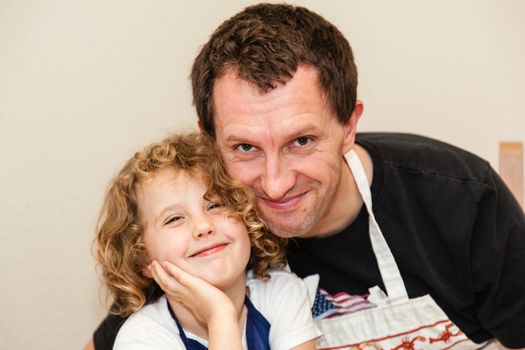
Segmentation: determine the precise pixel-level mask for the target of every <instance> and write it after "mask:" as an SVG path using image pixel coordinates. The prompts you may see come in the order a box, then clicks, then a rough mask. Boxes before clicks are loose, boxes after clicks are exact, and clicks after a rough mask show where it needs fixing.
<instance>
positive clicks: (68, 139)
mask: <svg viewBox="0 0 525 350" xmlns="http://www.w3.org/2000/svg"><path fill="white" fill-rule="evenodd" d="M251 3H253V1H240V0H237V1H223V2H211V1H210V2H207V1H199V0H193V1H184V2H183V1H174V0H171V1H160V0H159V1H138V0H118V1H117V0H113V1H102V0H48V1H39V0H0V176H1V181H0V198H1V204H2V206H1V211H0V259H1V268H0V283H1V287H0V310H1V315H0V344H1V345H0V347H1V348H4V349H15V348H17V349H37V348H38V349H74V348H80V347H81V346H82V345H83V344H84V343H85V342H86V340H87V339H88V338H89V336H90V335H91V333H92V331H93V330H94V329H95V327H96V326H97V324H98V323H99V321H100V320H101V319H102V318H103V316H104V314H105V311H104V310H103V308H102V306H101V302H100V298H99V295H100V293H99V288H100V284H99V281H98V277H97V274H96V272H95V267H94V261H93V259H92V257H91V255H90V246H91V242H92V238H93V228H94V224H95V220H96V216H97V213H98V211H99V207H100V205H101V202H102V196H103V193H104V191H105V189H106V186H107V184H108V182H109V180H110V178H111V177H112V176H113V174H115V172H116V171H117V170H118V169H119V168H120V167H121V166H122V164H123V161H124V160H125V159H127V157H129V156H130V155H131V153H132V152H133V151H134V150H136V149H137V148H138V147H142V146H144V145H145V144H147V143H149V142H150V141H153V140H158V139H160V138H162V137H164V136H165V135H166V134H167V133H168V132H169V131H175V130H189V129H194V128H195V126H196V118H195V117H194V110H193V107H192V106H191V91H190V84H189V81H188V79H187V76H188V74H189V71H190V66H191V63H192V60H193V58H194V56H195V55H196V53H197V52H198V49H199V48H200V46H201V45H202V44H203V43H204V42H205V41H206V40H207V38H208V36H209V35H210V34H211V32H212V30H213V29H215V28H216V27H217V26H218V25H219V24H220V23H221V22H222V21H223V20H225V19H226V18H228V17H230V16H231V15H233V14H234V13H236V12H238V11H239V10H241V9H242V8H243V7H245V6H246V5H249V4H251ZM292 3H297V4H302V5H305V6H307V7H309V8H310V9H312V10H314V11H317V12H318V13H320V14H321V15H323V16H325V17H326V18H327V19H328V20H330V21H332V22H333V23H334V24H336V25H337V26H338V27H339V28H340V29H341V31H342V32H343V33H344V34H345V35H346V36H347V38H348V39H349V40H350V43H351V45H352V46H353V48H354V53H355V56H356V60H357V64H358V69H359V74H360V86H359V96H360V98H361V99H363V100H364V102H365V114H364V116H363V118H362V119H361V123H360V130H362V131H363V130H374V131H405V132H413V133H419V134H424V135H429V136H433V137H435V138H438V139H441V140H444V141H447V142H450V143H453V144H456V145H459V146H461V147H463V148H466V149H468V150H470V151H472V152H474V153H477V154H479V155H480V156H482V157H484V158H485V159H487V160H489V161H490V162H491V163H492V164H493V165H494V166H496V167H497V161H498V159H497V150H498V143H499V141H501V140H518V141H525V115H524V107H525V106H524V104H525V67H524V65H525V44H524V43H525V41H524V38H525V21H523V18H525V2H524V1H521V0H506V1H499V0H486V1H476V0H464V1H453V0H444V1H419V0H397V1H340V2H339V1H337V2H336V1H326V0H312V1H297V2H292ZM451 204H452V203H451Z"/></svg>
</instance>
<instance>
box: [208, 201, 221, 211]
mask: <svg viewBox="0 0 525 350" xmlns="http://www.w3.org/2000/svg"><path fill="white" fill-rule="evenodd" d="M219 207H220V204H219V203H210V205H209V206H208V210H213V209H216V208H219Z"/></svg>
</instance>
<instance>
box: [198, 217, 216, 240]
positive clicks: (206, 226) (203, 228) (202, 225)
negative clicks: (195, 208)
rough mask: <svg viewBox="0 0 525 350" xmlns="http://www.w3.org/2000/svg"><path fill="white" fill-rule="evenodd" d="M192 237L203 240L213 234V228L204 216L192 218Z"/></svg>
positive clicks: (208, 219)
mask: <svg viewBox="0 0 525 350" xmlns="http://www.w3.org/2000/svg"><path fill="white" fill-rule="evenodd" d="M193 226H194V227H193V237H194V238H196V239H197V238H203V237H206V236H209V235H211V234H214V233H215V226H214V225H213V223H212V222H211V220H210V218H209V217H208V215H206V214H204V213H203V214H202V215H199V216H197V217H194V224H193Z"/></svg>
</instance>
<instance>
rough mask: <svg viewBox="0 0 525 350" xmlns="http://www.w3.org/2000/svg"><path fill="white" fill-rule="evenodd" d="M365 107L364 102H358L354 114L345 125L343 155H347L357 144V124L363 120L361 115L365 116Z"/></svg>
mask: <svg viewBox="0 0 525 350" xmlns="http://www.w3.org/2000/svg"><path fill="white" fill-rule="evenodd" d="M364 108H365V106H364V104H363V101H361V100H356V102H355V107H354V111H353V112H352V115H350V118H348V120H347V121H346V122H345V124H344V126H343V127H344V129H345V130H344V132H345V135H344V142H343V153H344V154H346V153H347V152H348V151H350V150H351V149H352V147H353V146H354V143H355V134H356V128H357V122H358V121H359V118H361V115H362V114H363V110H364Z"/></svg>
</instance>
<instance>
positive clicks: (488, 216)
mask: <svg viewBox="0 0 525 350" xmlns="http://www.w3.org/2000/svg"><path fill="white" fill-rule="evenodd" d="M357 143H358V144H360V145H361V146H363V147H364V148H365V149H366V150H367V151H368V152H369V153H370V156H371V157H372V161H373V166H374V176H373V181H372V188H371V191H372V199H373V210H374V214H375V216H376V219H377V221H378V223H379V226H380V227H381V229H382V231H383V234H384V236H385V239H386V241H387V243H388V245H389V246H390V249H391V250H392V252H393V254H394V257H395V259H396V262H397V264H398V266H399V269H400V271H401V275H402V277H403V280H404V282H405V285H406V287H407V289H408V294H409V296H410V297H412V298H413V297H418V296H422V295H425V294H430V295H431V296H432V297H433V298H434V300H435V301H436V302H437V303H438V305H439V306H440V307H441V308H442V309H443V311H445V313H446V314H447V315H448V316H449V317H450V319H451V320H452V321H453V322H454V323H456V324H457V325H458V326H459V327H460V328H461V329H462V330H463V331H464V332H465V334H466V335H467V336H468V337H469V338H471V339H472V340H474V341H476V342H482V341H484V340H487V339H490V338H493V337H496V338H498V339H499V340H500V341H501V342H502V343H503V344H504V345H506V346H509V347H525V215H524V212H523V210H522V209H521V208H520V206H519V204H518V203H517V201H516V200H515V199H514V198H513V197H512V195H511V194H510V192H509V190H508V189H507V188H506V187H505V185H504V184H503V183H502V181H501V179H500V178H499V177H498V175H497V174H496V173H495V172H494V171H493V170H492V169H491V167H490V166H489V164H488V163H487V162H485V161H483V160H482V159H480V158H478V157H476V156H475V155H472V154H470V153H468V152H465V151H463V150H460V149H458V148H456V147H453V146H450V145H447V144H444V143H441V142H438V141H435V140H431V139H428V138H424V137H420V136H415V135H408V134H390V133H389V134H387V133H361V134H358V135H357ZM288 261H289V263H290V266H291V268H292V271H294V272H295V273H296V274H298V275H299V276H301V277H305V276H307V275H310V274H315V273H317V274H319V275H320V277H321V278H320V286H321V287H322V288H324V289H325V290H327V291H328V292H330V293H332V294H334V293H337V292H341V291H345V292H347V293H349V294H366V293H367V292H368V288H370V287H372V286H374V285H379V286H380V287H381V288H382V289H383V290H384V285H383V283H382V282H381V278H380V275H379V270H378V267H377V263H376V260H375V257H374V255H373V252H372V248H371V243H370V239H369V236H368V214H367V213H366V210H365V209H363V210H361V212H360V213H359V215H358V216H357V218H356V219H355V220H354V221H353V222H352V223H349V226H348V227H346V228H345V229H343V230H342V231H341V232H339V233H336V234H333V235H330V236H328V237H324V238H312V239H294V240H292V241H291V242H290V244H289V248H288ZM121 322H123V319H120V318H116V317H115V316H110V317H108V318H106V320H104V322H103V323H102V324H101V325H100V326H99V328H98V329H97V330H96V332H95V334H94V339H95V348H96V349H97V350H105V349H111V348H112V346H113V343H114V340H115V337H116V334H117V332H118V328H119V327H120V324H121Z"/></svg>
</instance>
